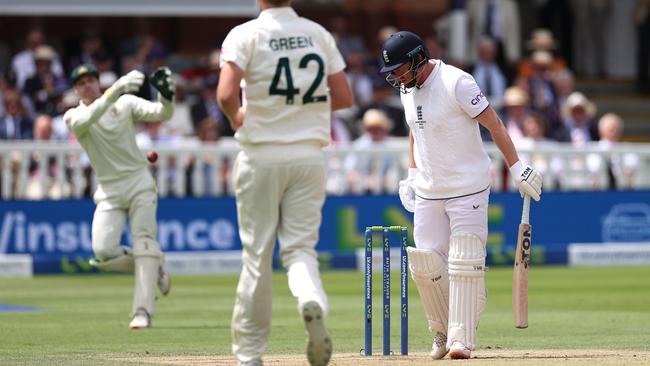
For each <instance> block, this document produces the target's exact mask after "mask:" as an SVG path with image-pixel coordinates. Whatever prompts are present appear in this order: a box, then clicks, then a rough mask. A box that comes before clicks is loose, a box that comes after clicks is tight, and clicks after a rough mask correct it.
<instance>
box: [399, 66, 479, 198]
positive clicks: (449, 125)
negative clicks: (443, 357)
mask: <svg viewBox="0 0 650 366" xmlns="http://www.w3.org/2000/svg"><path fill="white" fill-rule="evenodd" d="M430 62H431V63H433V64H434V65H435V67H434V69H433V71H432V73H431V74H430V75H429V76H428V77H427V79H426V80H425V81H424V83H423V84H422V86H421V87H420V88H415V89H413V90H411V91H410V92H409V93H402V94H401V99H402V104H403V105H404V110H405V114H406V120H407V122H408V125H409V127H410V128H411V131H412V133H413V137H414V141H415V143H414V147H413V153H414V158H415V163H416V165H417V167H418V175H417V178H416V180H415V187H416V189H415V192H416V194H417V195H418V196H420V197H423V198H427V199H446V198H454V197H459V196H464V195H469V194H473V193H477V192H480V191H483V190H485V189H487V188H488V187H489V184H490V180H489V173H488V172H489V166H490V158H489V157H488V155H487V153H486V152H485V149H484V148H483V142H482V140H481V136H480V132H479V126H478V122H477V121H476V120H475V119H474V118H476V117H477V116H478V115H479V114H481V113H482V112H483V111H484V110H485V109H486V108H488V106H489V102H488V101H487V99H486V98H485V96H484V95H483V93H482V92H481V90H480V88H479V87H478V85H477V84H476V82H475V81H474V78H473V77H472V76H471V75H470V74H468V73H466V72H464V71H462V70H460V69H458V68H456V67H454V66H451V65H446V64H445V63H444V62H442V61H440V60H431V61H430Z"/></svg>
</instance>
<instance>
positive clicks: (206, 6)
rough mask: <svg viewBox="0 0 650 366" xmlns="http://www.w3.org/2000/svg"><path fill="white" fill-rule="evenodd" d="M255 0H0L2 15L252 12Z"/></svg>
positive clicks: (256, 9) (241, 14)
mask: <svg viewBox="0 0 650 366" xmlns="http://www.w3.org/2000/svg"><path fill="white" fill-rule="evenodd" d="M257 13H258V8H257V4H256V2H255V0H180V1H179V0H110V1H106V0H0V14H2V15H5V16H6V15H41V16H75V15H100V16H221V17H223V16H233V17H237V16H242V17H244V16H255V15H256V14H257Z"/></svg>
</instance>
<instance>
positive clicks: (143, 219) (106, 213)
mask: <svg viewBox="0 0 650 366" xmlns="http://www.w3.org/2000/svg"><path fill="white" fill-rule="evenodd" d="M98 77H99V72H98V70H97V68H96V67H95V66H93V65H91V64H86V65H81V66H79V67H77V68H75V69H74V70H73V71H72V75H71V80H72V83H73V85H74V90H75V91H76V92H77V94H78V95H79V99H80V103H79V106H77V107H75V108H72V109H70V110H68V111H67V112H66V113H65V115H64V120H65V122H66V124H67V125H68V127H69V128H70V130H71V131H72V133H73V134H74V135H75V136H76V138H77V140H78V141H79V143H80V144H81V146H82V147H83V148H84V150H85V151H86V153H87V154H88V158H89V160H90V165H91V166H92V168H93V171H94V173H95V177H96V179H97V182H98V185H97V190H96V191H95V194H94V197H93V199H94V201H95V204H96V205H97V206H96V208H95V214H94V217H93V223H92V247H93V252H94V253H95V257H96V258H93V259H91V260H90V264H91V265H93V266H95V267H97V268H100V269H102V270H106V271H116V272H134V273H135V286H134V293H133V309H132V316H133V319H132V321H131V323H130V324H129V327H130V328H131V329H139V328H149V327H151V317H152V316H153V314H154V306H155V302H156V283H157V284H158V288H159V289H160V292H161V293H162V294H163V295H167V294H168V293H169V290H170V279H169V275H168V274H167V273H166V272H165V270H164V268H163V261H164V260H163V253H162V251H161V250H160V244H158V242H157V241H156V231H157V223H156V208H157V205H158V196H157V189H156V184H155V182H154V180H153V178H152V176H151V174H150V173H149V170H148V168H147V162H146V160H145V158H144V155H143V153H142V152H141V151H140V149H139V148H138V146H137V145H136V140H135V133H136V130H135V122H149V121H150V122H158V121H163V120H167V119H169V118H170V117H171V116H172V114H173V112H174V102H173V101H174V93H175V87H174V82H173V80H172V78H171V71H170V70H169V69H168V68H166V67H163V68H159V69H158V70H156V71H155V72H154V73H153V74H151V77H150V79H151V83H152V85H153V86H154V87H155V88H156V89H157V90H158V91H159V96H158V102H155V103H154V102H150V101H147V100H144V99H142V98H139V97H136V96H134V95H130V94H128V93H132V92H135V91H137V90H138V89H139V88H140V87H141V86H142V83H143V81H144V75H143V74H142V73H141V72H139V71H131V72H129V73H128V74H126V75H124V76H122V77H121V78H120V79H118V80H117V81H116V82H115V84H113V85H112V86H111V87H110V88H109V89H108V90H106V92H105V93H104V94H103V95H102V94H101V92H100V89H99V78H98ZM127 217H128V218H129V228H130V232H131V237H132V241H133V247H132V248H131V247H127V246H124V245H120V238H121V236H122V232H123V231H124V224H125V223H126V219H127Z"/></svg>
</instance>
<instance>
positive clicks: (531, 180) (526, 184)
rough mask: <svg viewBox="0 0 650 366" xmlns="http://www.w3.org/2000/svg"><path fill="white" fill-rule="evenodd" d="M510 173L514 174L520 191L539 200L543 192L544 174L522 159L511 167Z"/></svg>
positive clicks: (522, 194)
mask: <svg viewBox="0 0 650 366" xmlns="http://www.w3.org/2000/svg"><path fill="white" fill-rule="evenodd" d="M510 175H512V177H513V179H514V180H515V183H516V184H517V188H519V193H520V194H521V196H522V197H523V196H524V195H528V196H530V197H531V198H532V199H534V200H535V201H539V196H540V195H541V194H542V174H540V172H538V171H537V170H535V169H533V167H532V166H530V165H524V164H523V163H522V162H521V161H517V162H516V163H515V164H514V165H513V166H511V167H510Z"/></svg>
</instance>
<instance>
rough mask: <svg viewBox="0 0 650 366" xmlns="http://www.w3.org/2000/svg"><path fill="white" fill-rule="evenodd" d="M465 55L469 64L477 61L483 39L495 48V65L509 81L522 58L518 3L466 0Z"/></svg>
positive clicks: (496, 0) (508, 0)
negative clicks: (467, 26)
mask: <svg viewBox="0 0 650 366" xmlns="http://www.w3.org/2000/svg"><path fill="white" fill-rule="evenodd" d="M467 16H468V22H469V32H468V36H469V39H468V44H467V46H468V52H469V55H470V59H469V62H470V64H472V63H475V62H476V61H477V60H478V49H479V47H478V44H479V42H480V40H481V38H482V37H484V36H488V37H490V38H492V39H493V40H494V42H495V45H496V63H497V64H498V65H499V66H500V67H501V70H504V71H505V74H506V76H508V79H511V77H512V75H511V70H513V69H514V66H516V64H517V62H518V61H519V59H520V58H521V32H520V26H519V22H520V20H519V11H518V4H517V2H515V1H514V0H468V1H467Z"/></svg>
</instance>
